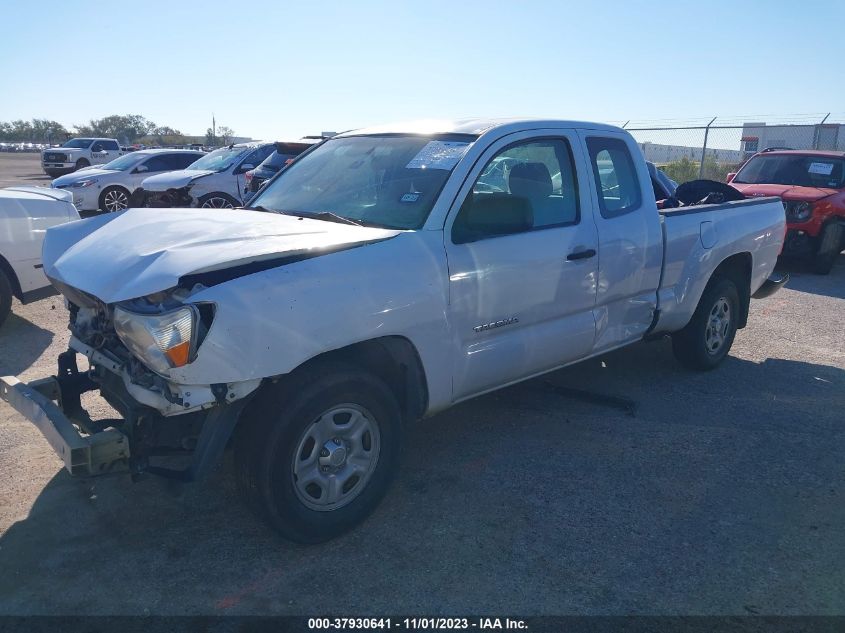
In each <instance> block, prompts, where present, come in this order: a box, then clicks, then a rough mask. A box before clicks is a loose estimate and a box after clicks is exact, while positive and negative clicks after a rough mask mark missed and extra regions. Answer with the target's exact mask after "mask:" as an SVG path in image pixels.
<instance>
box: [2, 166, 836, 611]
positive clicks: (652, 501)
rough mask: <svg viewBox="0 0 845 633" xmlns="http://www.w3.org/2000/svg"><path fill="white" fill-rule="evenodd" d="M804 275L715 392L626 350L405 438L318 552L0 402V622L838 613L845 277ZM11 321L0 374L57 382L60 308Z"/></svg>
mask: <svg viewBox="0 0 845 633" xmlns="http://www.w3.org/2000/svg"><path fill="white" fill-rule="evenodd" d="M5 158H6V157H5V156H4V155H2V154H0V172H2V170H4V169H6V167H7V166H8V165H9V164H10V163H6V162H4V159H5ZM27 158H28V157H27ZM11 162H14V161H11ZM35 167H36V169H37V164H35ZM15 169H16V170H17V171H16V172H14V173H15V174H18V177H21V176H22V177H24V178H33V179H35V180H37V174H35V173H34V172H33V170H32V169H27V168H26V167H25V166H24V167H21V166H20V165H17V167H15ZM5 174H6V175H5V176H0V186H3V185H4V184H9V183H8V182H7V181H8V180H9V179H13V178H12V177H11V176H9V172H5ZM7 177H8V178H7ZM3 178H7V180H3ZM791 272H792V280H791V281H790V283H789V286H788V288H786V289H785V290H783V291H781V292H780V293H778V294H777V295H775V296H774V297H772V298H770V299H767V300H764V301H755V302H754V303H753V305H752V310H751V317H750V321H749V327H748V328H747V329H745V330H743V331H741V332H740V333H739V334H738V336H737V339H736V343H735V345H734V348H733V351H732V353H731V355H730V357H729V358H728V359H727V360H726V362H725V363H724V364H723V365H722V366H721V367H720V368H719V369H717V370H716V371H714V372H710V373H707V374H699V373H693V372H689V371H686V370H684V369H682V368H681V367H680V366H679V365H678V364H677V363H676V362H675V361H674V359H673V357H672V353H671V346H670V345H669V344H668V342H665V341H662V342H656V343H649V344H645V343H643V344H637V345H634V346H632V347H630V348H628V349H625V350H620V351H618V352H615V353H612V354H609V355H607V356H605V357H602V358H600V359H595V360H591V361H588V362H585V363H582V364H580V365H578V366H575V367H572V368H568V369H565V370H561V371H558V372H555V373H553V374H550V375H548V376H546V377H543V378H540V379H535V380H532V381H528V382H526V383H523V384H521V385H518V386H515V387H511V388H508V389H505V390H503V391H500V392H497V393H494V394H491V395H488V396H484V397H481V398H478V399H476V400H473V401H470V402H467V403H464V404H461V405H459V406H457V407H455V408H454V409H452V410H450V411H448V412H446V413H443V414H441V415H438V416H436V417H434V418H432V419H430V420H427V421H425V422H423V423H421V424H419V425H417V426H415V427H414V428H413V430H412V432H411V434H410V438H409V442H408V450H407V454H406V459H405V465H404V468H403V470H402V472H401V474H400V476H399V477H398V479H397V481H396V483H395V484H394V486H393V488H392V489H391V491H390V492H389V494H388V496H387V498H386V499H385V501H384V503H383V504H382V505H381V506H380V507H379V509H378V510H377V511H376V512H375V514H374V515H373V516H372V517H371V518H369V519H368V520H367V521H366V522H365V523H364V524H363V525H362V526H361V527H359V528H358V529H356V530H355V531H354V532H352V533H350V534H348V535H346V536H344V537H342V538H339V539H337V540H335V541H333V542H330V543H327V544H323V545H319V546H310V547H304V546H297V545H293V544H291V543H288V542H286V541H284V540H282V539H280V538H278V537H277V536H275V535H274V534H273V533H272V532H271V531H270V530H269V529H268V528H267V527H266V526H265V525H264V524H263V523H262V522H260V521H259V520H257V519H256V518H254V517H253V516H252V515H251V514H250V513H249V512H248V511H247V510H246V508H245V507H244V506H243V505H242V504H241V503H240V501H239V499H238V497H237V494H236V491H235V490H234V487H233V485H232V483H231V480H232V478H231V463H230V462H229V460H228V458H227V461H225V462H224V463H223V464H222V465H221V467H220V468H219V469H218V470H217V471H216V473H215V474H214V476H213V477H212V478H211V479H210V480H209V481H207V482H206V483H204V484H193V485H188V486H179V485H174V484H172V483H169V482H166V481H163V480H160V479H156V478H153V477H149V478H145V479H143V480H142V481H140V482H139V483H135V484H133V483H131V482H130V480H129V479H128V478H127V477H109V478H100V479H94V480H88V481H82V480H73V479H71V478H70V476H69V475H67V473H66V472H65V471H64V470H62V467H61V463H60V461H59V460H58V458H56V457H55V455H54V454H53V453H52V451H51V449H50V447H49V446H48V444H47V442H46V441H45V440H44V439H43V438H42V437H41V435H40V434H39V433H38V431H36V430H35V428H34V427H33V426H32V425H30V424H29V423H28V422H27V421H25V420H24V419H23V418H21V417H20V416H19V415H17V414H16V413H15V412H14V411H13V410H12V409H10V408H9V407H8V406H7V405H5V404H0V570H2V573H0V614H229V613H231V614H311V615H315V614H320V615H321V614H327V613H331V614H337V615H349V614H362V615H363V614H379V613H408V614H429V615H430V614H436V613H441V614H455V613H518V614H524V615H528V614H683V615H685V614H739V615H747V614H756V613H760V614H845V503H843V502H845V468H843V458H844V457H845V428H844V427H843V411H845V325H843V323H845V321H843V310H845V258H842V260H841V261H840V262H839V264H838V265H837V267H836V268H835V269H834V272H833V273H832V274H831V275H829V276H825V277H820V276H815V275H812V274H810V273H807V272H804V271H802V270H801V269H797V270H795V269H793V270H792V271H791ZM13 313H14V314H13V315H12V316H11V317H10V319H9V321H8V322H7V323H6V325H4V326H3V328H2V329H0V374H16V375H19V376H21V377H22V378H23V379H27V380H30V379H35V378H39V377H42V376H45V375H49V374H52V373H54V372H55V369H56V368H55V359H56V356H57V354H58V353H60V352H61V351H63V350H64V349H66V346H67V341H68V332H67V329H66V322H67V313H66V311H65V309H64V307H63V305H62V302H61V300H59V299H47V300H44V301H41V302H38V303H35V304H32V305H29V306H21V305H19V304H15V305H14V307H13ZM573 388H574V389H583V390H589V391H591V392H593V393H598V394H604V395H608V396H618V397H623V398H630V399H631V400H633V401H634V402H635V403H636V412H635V414H634V415H630V414H629V413H628V412H626V411H623V410H620V409H618V408H615V407H613V406H610V405H609V404H603V403H600V402H594V401H593V402H591V401H587V400H584V399H581V398H578V397H574V396H573V395H572V392H571V391H569V389H573ZM87 404H88V405H90V406H91V408H93V409H94V411H95V413H97V414H106V413H107V411H106V410H105V408H104V406H103V405H102V404H101V403H100V402H99V401H98V399H97V397H96V396H95V395H94V394H88V397H87Z"/></svg>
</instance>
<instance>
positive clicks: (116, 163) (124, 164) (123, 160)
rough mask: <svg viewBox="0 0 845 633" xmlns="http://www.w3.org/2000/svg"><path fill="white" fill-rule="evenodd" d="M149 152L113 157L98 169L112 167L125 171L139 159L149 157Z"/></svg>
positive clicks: (138, 161) (139, 160)
mask: <svg viewBox="0 0 845 633" xmlns="http://www.w3.org/2000/svg"><path fill="white" fill-rule="evenodd" d="M149 157H150V155H149V154H134V153H133V154H126V155H125V156H121V157H120V158H115V159H114V160H113V161H111V162H110V163H106V164H105V165H103V166H102V167H101V168H100V169H113V170H115V171H127V170H129V169H132V168H133V167H134V166H135V165H137V164H138V163H140V162H141V161H143V160H145V159H147V158H149Z"/></svg>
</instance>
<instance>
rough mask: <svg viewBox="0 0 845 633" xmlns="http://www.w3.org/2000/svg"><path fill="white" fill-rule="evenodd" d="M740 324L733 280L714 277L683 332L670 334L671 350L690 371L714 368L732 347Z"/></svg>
mask: <svg viewBox="0 0 845 633" xmlns="http://www.w3.org/2000/svg"><path fill="white" fill-rule="evenodd" d="M738 322H739V292H738V291H737V288H736V284H735V283H734V281H733V280H731V279H728V278H727V277H713V279H711V280H710V282H709V283H708V284H707V287H706V288H705V289H704V293H703V294H702V295H701V300H700V301H699V302H698V307H696V309H695V314H693V316H692V319H690V322H689V323H687V325H686V327H684V329H682V330H680V331H679V332H675V333H674V334H673V335H672V351H673V352H674V353H675V358H677V359H678V360H679V361H680V362H681V364H682V365H684V366H686V367H688V368H690V369H699V370H708V369H713V368H714V367H716V365H718V364H719V363H721V362H722V360H723V359H724V358H725V356H727V355H728V352H729V351H730V349H731V345H733V342H734V337H735V336H736V330H737V325H738Z"/></svg>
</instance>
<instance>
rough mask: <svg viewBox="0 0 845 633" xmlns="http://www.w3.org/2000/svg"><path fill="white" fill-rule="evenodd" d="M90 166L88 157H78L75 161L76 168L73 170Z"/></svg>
mask: <svg viewBox="0 0 845 633" xmlns="http://www.w3.org/2000/svg"><path fill="white" fill-rule="evenodd" d="M90 166H91V163H90V161H88V159H86V158H80V159H79V160H78V161H76V169H74V171H76V170H79V169H82V168H83V167H90Z"/></svg>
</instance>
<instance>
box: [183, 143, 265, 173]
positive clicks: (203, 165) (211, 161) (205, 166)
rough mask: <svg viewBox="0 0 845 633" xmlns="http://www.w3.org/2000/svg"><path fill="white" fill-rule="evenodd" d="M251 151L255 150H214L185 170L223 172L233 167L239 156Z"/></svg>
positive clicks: (245, 148) (239, 148)
mask: <svg viewBox="0 0 845 633" xmlns="http://www.w3.org/2000/svg"><path fill="white" fill-rule="evenodd" d="M253 149H255V148H254V147H233V148H231V149H229V148H228V147H224V148H222V149H216V150H214V151H213V152H211V153H210V154H206V155H205V156H203V157H202V158H200V159H199V160H198V161H196V162H195V163H191V164H190V165H188V166H187V167H186V169H192V170H208V171H225V170H227V169H229V167H231V166H232V165H234V164H235V163H236V162H237V160H238V159H239V158H240V157H241V156H243V155H244V154H246V153H247V152H249V151H251V150H253Z"/></svg>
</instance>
